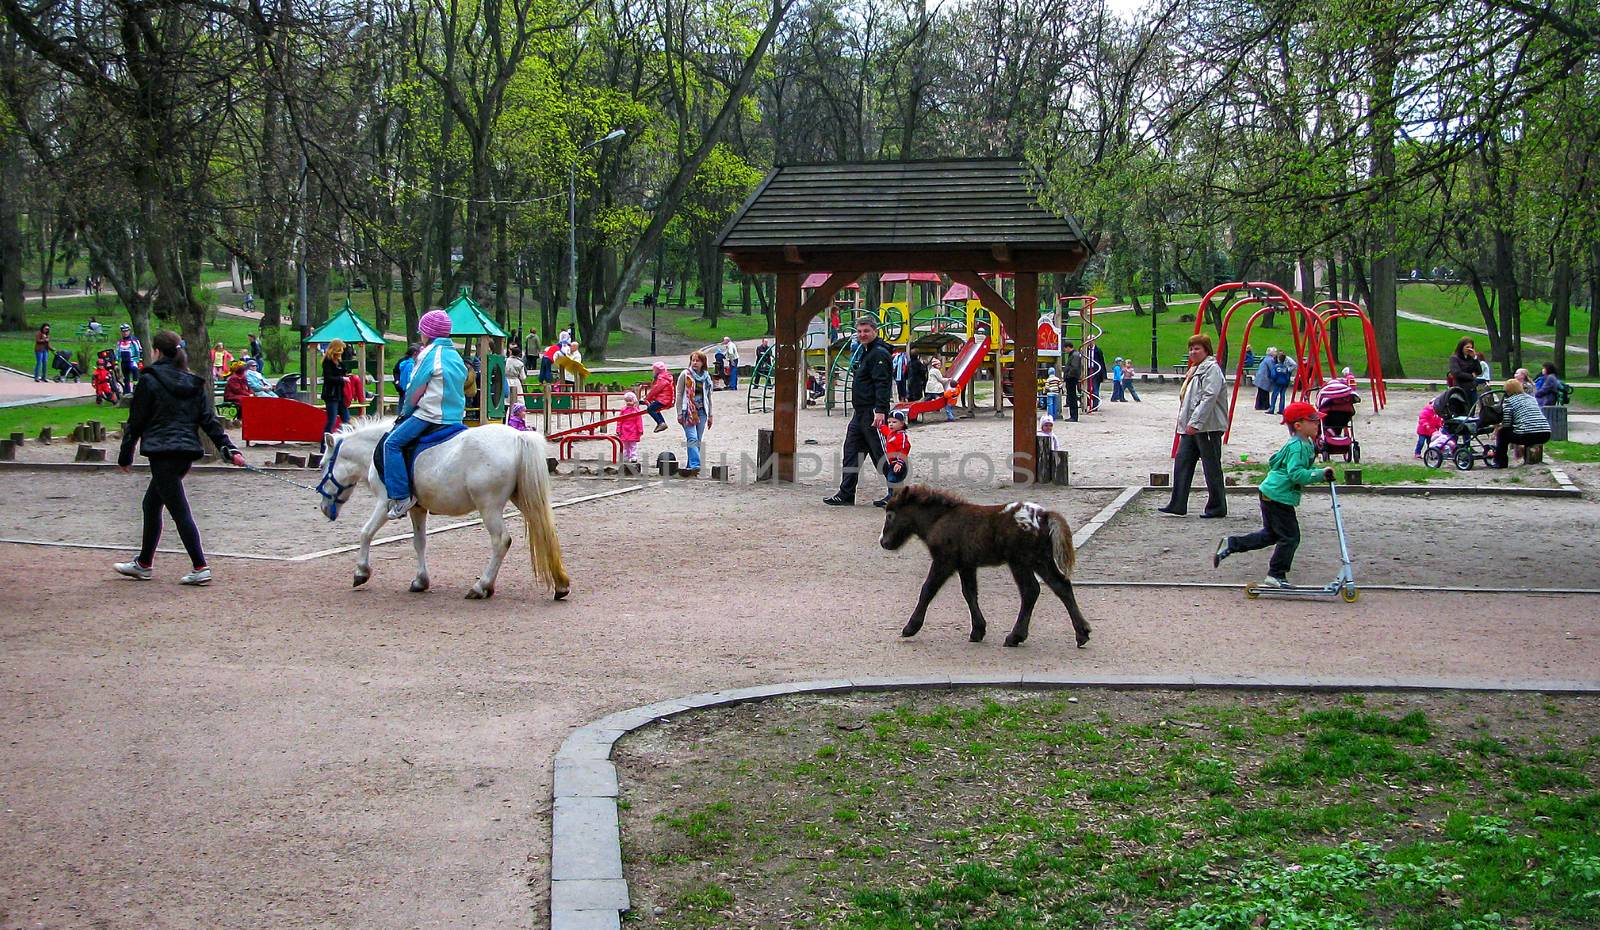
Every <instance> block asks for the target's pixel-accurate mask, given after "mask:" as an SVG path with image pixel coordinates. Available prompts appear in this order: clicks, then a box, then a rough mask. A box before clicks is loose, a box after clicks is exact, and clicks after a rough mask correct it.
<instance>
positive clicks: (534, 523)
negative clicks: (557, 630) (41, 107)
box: [511, 432, 572, 598]
mask: <svg viewBox="0 0 1600 930" xmlns="http://www.w3.org/2000/svg"><path fill="white" fill-rule="evenodd" d="M521 439H522V444H521V446H520V447H519V448H518V456H517V487H516V490H515V491H514V492H512V495H511V500H512V501H513V502H514V503H515V504H516V505H517V509H518V510H520V511H522V522H523V523H524V524H526V525H527V527H528V559H529V561H530V562H531V563H532V565H533V577H534V578H536V579H538V580H539V582H540V583H542V584H543V585H545V587H548V588H553V589H554V590H555V594H556V597H557V598H563V597H566V596H567V591H568V590H570V589H571V587H572V579H570V578H568V577H567V569H566V567H565V566H564V565H562V564H561V540H560V539H558V538H556V515H555V511H553V510H551V509H550V473H549V470H548V469H549V466H548V465H547V464H546V462H545V446H544V439H543V438H542V437H541V436H540V435H539V434H538V433H533V432H528V433H522V434H521Z"/></svg>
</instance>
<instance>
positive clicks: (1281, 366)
mask: <svg viewBox="0 0 1600 930" xmlns="http://www.w3.org/2000/svg"><path fill="white" fill-rule="evenodd" d="M1244 363H1245V368H1247V369H1248V368H1250V367H1251V365H1252V364H1254V365H1255V369H1256V374H1255V385H1256V409H1257V410H1260V411H1263V412H1265V413H1268V414H1274V415H1281V414H1282V413H1283V411H1284V406H1285V405H1286V404H1287V403H1288V399H1289V388H1290V386H1291V385H1293V384H1294V373H1295V371H1296V369H1298V368H1299V367H1300V363H1299V362H1298V361H1296V360H1295V358H1294V356H1292V355H1290V354H1289V353H1287V352H1285V351H1283V350H1282V349H1279V348H1277V347H1276V346H1273V347H1271V348H1269V349H1267V353H1266V354H1265V355H1263V356H1261V359H1260V361H1259V362H1257V361H1256V358H1255V352H1254V351H1253V350H1252V349H1251V348H1250V347H1249V346H1245V347H1244Z"/></svg>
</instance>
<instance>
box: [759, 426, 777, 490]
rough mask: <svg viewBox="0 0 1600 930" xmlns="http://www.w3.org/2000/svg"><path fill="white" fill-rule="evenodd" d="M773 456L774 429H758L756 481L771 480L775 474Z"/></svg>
mask: <svg viewBox="0 0 1600 930" xmlns="http://www.w3.org/2000/svg"><path fill="white" fill-rule="evenodd" d="M773 462H774V459H773V457H772V430H770V429H758V430H756V481H758V482H759V481H771V480H773V475H774V474H775V472H774V470H773V467H772V466H773Z"/></svg>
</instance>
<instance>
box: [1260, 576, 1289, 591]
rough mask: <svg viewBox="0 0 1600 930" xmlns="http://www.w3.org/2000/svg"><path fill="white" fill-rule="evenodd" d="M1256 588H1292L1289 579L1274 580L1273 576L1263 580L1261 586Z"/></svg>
mask: <svg viewBox="0 0 1600 930" xmlns="http://www.w3.org/2000/svg"><path fill="white" fill-rule="evenodd" d="M1256 587H1258V588H1287V587H1290V585H1289V579H1287V578H1274V577H1273V576H1271V575H1268V576H1267V577H1265V578H1263V579H1261V583H1260V584H1259V585H1256Z"/></svg>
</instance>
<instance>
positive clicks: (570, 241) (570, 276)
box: [567, 129, 627, 340]
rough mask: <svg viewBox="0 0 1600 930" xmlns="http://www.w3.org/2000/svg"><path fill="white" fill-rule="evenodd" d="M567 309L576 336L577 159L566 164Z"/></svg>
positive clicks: (618, 133)
mask: <svg viewBox="0 0 1600 930" xmlns="http://www.w3.org/2000/svg"><path fill="white" fill-rule="evenodd" d="M625 135H627V130H623V129H613V130H611V131H610V132H608V133H606V134H605V135H603V136H601V137H600V138H598V139H596V140H594V141H593V142H590V143H589V144H588V145H585V146H582V147H581V148H579V149H578V154H579V155H582V154H583V153H584V152H587V151H589V150H590V149H592V148H594V147H595V146H597V145H601V144H603V143H606V142H610V141H611V140H612V139H620V138H622V137H623V136H625ZM567 220H568V223H567V310H568V311H569V312H570V313H571V314H572V338H573V339H574V340H577V338H578V159H577V158H573V159H572V164H570V165H568V166H567Z"/></svg>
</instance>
